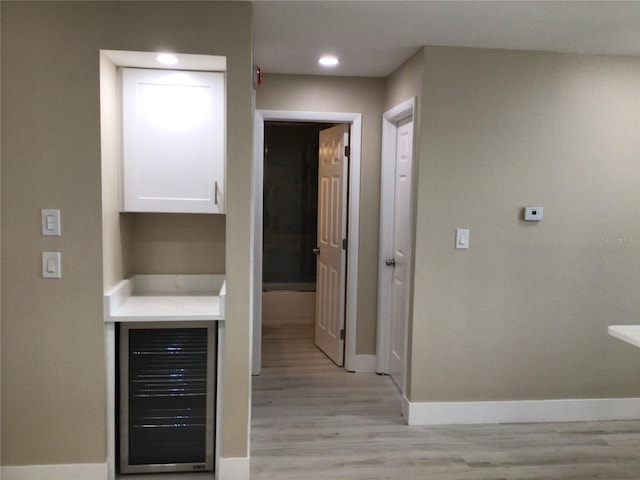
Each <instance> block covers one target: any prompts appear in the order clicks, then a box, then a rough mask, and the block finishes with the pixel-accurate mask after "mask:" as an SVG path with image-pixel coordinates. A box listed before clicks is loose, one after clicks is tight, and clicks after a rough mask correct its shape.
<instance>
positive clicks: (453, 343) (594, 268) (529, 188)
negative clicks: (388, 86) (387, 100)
mask: <svg viewBox="0 0 640 480" xmlns="http://www.w3.org/2000/svg"><path fill="white" fill-rule="evenodd" d="M422 114H423V119H422V130H421V132H420V133H421V136H422V141H421V145H420V148H421V154H420V165H419V180H418V183H419V198H418V212H417V236H416V252H415V255H416V257H415V268H416V270H415V284H414V285H415V297H414V305H413V312H414V315H413V331H412V338H411V342H412V345H413V348H412V350H411V358H410V362H411V365H412V369H411V378H410V382H411V393H410V400H411V401H413V402H419V401H458V400H504V399H548V398H599V397H623V396H636V397H637V396H640V370H639V368H640V363H639V362H638V352H637V351H636V350H634V349H633V348H631V347H629V346H627V345H624V344H623V343H621V342H619V341H616V340H614V339H612V338H611V337H608V335H607V325H608V324H612V323H637V315H638V311H639V308H640V296H639V295H638V285H640V255H639V249H640V222H639V220H640V177H639V173H640V140H639V138H640V59H638V58H624V57H597V56H571V55H559V54H550V53H526V52H515V51H491V50H473V49H457V48H427V49H426V51H425V76H424V103H423V109H422ZM526 205H540V206H543V207H544V209H545V210H544V219H543V220H542V221H541V222H539V223H529V222H524V221H522V220H521V209H522V207H524V206H526ZM457 227H467V228H470V230H471V235H470V248H469V250H466V251H465V250H455V249H454V232H455V229H456V228H457Z"/></svg>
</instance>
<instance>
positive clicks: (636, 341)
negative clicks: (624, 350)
mask: <svg viewBox="0 0 640 480" xmlns="http://www.w3.org/2000/svg"><path fill="white" fill-rule="evenodd" d="M607 332H608V333H609V335H611V336H612V337H616V338H617V339H619V340H622V341H623V342H627V343H630V344H631V345H635V346H636V347H640V325H609V328H608V329H607Z"/></svg>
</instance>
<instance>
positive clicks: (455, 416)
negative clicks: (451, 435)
mask: <svg viewBox="0 0 640 480" xmlns="http://www.w3.org/2000/svg"><path fill="white" fill-rule="evenodd" d="M403 403H404V405H403V412H404V414H405V418H406V419H407V423H408V424H409V425H456V424H481V423H539V422H587V421H603V420H636V419H640V398H592V399H577V400H572V399H566V400H565V399H562V400H515V401H496V402H420V403H411V402H409V401H407V400H406V399H404V402H403Z"/></svg>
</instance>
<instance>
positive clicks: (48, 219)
mask: <svg viewBox="0 0 640 480" xmlns="http://www.w3.org/2000/svg"><path fill="white" fill-rule="evenodd" d="M42 235H44V236H46V237H51V236H55V237H59V236H60V235H62V229H61V225H60V210H58V209H43V210H42Z"/></svg>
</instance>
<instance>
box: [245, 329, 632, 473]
mask: <svg viewBox="0 0 640 480" xmlns="http://www.w3.org/2000/svg"><path fill="white" fill-rule="evenodd" d="M252 407H253V419H252V427H251V478H252V480H276V479H277V480H293V479H296V480H302V479H309V480H316V479H317V480H334V479H335V480H338V479H340V480H342V479H344V480H346V479H348V480H378V479H389V480H391V479H394V480H395V479H398V480H414V479H416V480H417V479H420V480H425V479H428V480H498V479H505V480H514V479H527V480H542V479H558V480H559V479H562V480H578V479H605V480H629V479H636V480H640V421H620V422H579V423H544V424H513V425H474V426H437V427H426V426H425V427H416V426H413V427H409V426H407V425H406V424H405V423H404V420H403V418H402V416H401V414H400V412H401V403H400V395H399V394H398V392H397V390H396V389H395V387H394V385H393V384H392V382H391V380H390V379H389V377H386V376H379V375H375V374H354V373H348V372H346V371H344V370H343V369H340V368H338V367H336V366H334V365H333V363H331V361H330V360H328V359H327V358H326V357H325V356H324V355H323V354H322V353H321V352H320V351H318V350H317V349H316V348H315V346H314V342H313V326H311V327H309V326H279V327H269V328H265V329H264V332H263V370H262V374H261V375H260V376H258V377H254V378H253V405H252Z"/></svg>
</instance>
